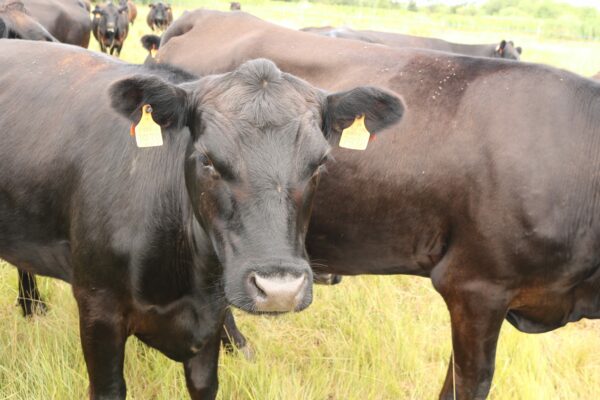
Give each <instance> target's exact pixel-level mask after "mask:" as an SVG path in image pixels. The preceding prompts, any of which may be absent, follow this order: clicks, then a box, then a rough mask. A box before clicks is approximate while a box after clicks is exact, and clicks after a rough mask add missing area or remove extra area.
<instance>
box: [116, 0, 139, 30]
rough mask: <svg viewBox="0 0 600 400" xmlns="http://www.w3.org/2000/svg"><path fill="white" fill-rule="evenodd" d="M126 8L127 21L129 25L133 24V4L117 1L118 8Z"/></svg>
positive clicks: (121, 0) (134, 17)
mask: <svg viewBox="0 0 600 400" xmlns="http://www.w3.org/2000/svg"><path fill="white" fill-rule="evenodd" d="M123 6H126V7H127V19H128V21H129V23H130V24H131V25H133V23H134V22H135V19H136V18H137V7H136V5H135V3H134V2H133V1H131V0H119V7H123Z"/></svg>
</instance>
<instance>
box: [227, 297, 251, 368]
mask: <svg viewBox="0 0 600 400" xmlns="http://www.w3.org/2000/svg"><path fill="white" fill-rule="evenodd" d="M221 343H223V347H224V348H225V351H226V352H228V353H232V352H233V350H234V349H238V350H239V351H240V353H242V354H243V355H244V358H246V360H252V359H253V358H254V351H253V350H252V346H250V343H248V340H246V337H245V336H244V335H243V334H242V332H240V330H239V329H238V327H237V325H236V323H235V319H234V318H233V314H232V312H231V309H229V308H227V309H226V310H225V322H224V324H223V330H222V331H221Z"/></svg>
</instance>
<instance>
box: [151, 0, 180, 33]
mask: <svg viewBox="0 0 600 400" xmlns="http://www.w3.org/2000/svg"><path fill="white" fill-rule="evenodd" d="M146 22H147V23H148V26H149V27H150V29H152V31H164V30H165V29H167V28H168V27H169V25H171V23H172V22H173V11H172V10H171V6H170V5H169V4H165V3H163V2H160V1H158V2H155V3H152V4H150V12H149V13H148V17H146Z"/></svg>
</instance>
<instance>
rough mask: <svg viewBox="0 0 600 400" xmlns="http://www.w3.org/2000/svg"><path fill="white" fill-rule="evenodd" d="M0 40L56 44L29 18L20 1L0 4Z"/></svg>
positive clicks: (10, 0)
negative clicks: (41, 41) (22, 40)
mask: <svg viewBox="0 0 600 400" xmlns="http://www.w3.org/2000/svg"><path fill="white" fill-rule="evenodd" d="M0 39H25V40H43V41H48V42H56V39H55V38H54V37H53V36H52V35H51V34H50V33H49V32H48V31H47V30H46V28H44V27H43V26H42V25H40V23H39V22H37V21H36V20H35V19H34V18H32V17H31V15H30V14H29V12H28V11H27V9H26V8H25V6H24V5H23V3H22V2H21V1H20V0H8V1H5V2H3V3H0Z"/></svg>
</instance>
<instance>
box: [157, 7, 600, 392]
mask: <svg viewBox="0 0 600 400" xmlns="http://www.w3.org/2000/svg"><path fill="white" fill-rule="evenodd" d="M198 43H201V44H202V45H198ZM290 44H293V45H290ZM256 57H265V58H268V59H271V60H273V61H274V62H276V63H277V65H278V66H279V67H280V68H281V69H282V70H284V71H286V72H289V73H293V74H295V75H298V76H300V77H302V78H303V79H306V80H307V81H309V82H310V83H312V84H313V85H316V86H319V87H324V88H325V89H327V90H344V89H346V88H349V87H350V86H353V85H357V84H362V85H364V84H369V85H376V86H381V87H385V88H386V89H387V90H389V91H391V92H394V93H400V94H402V97H403V98H404V99H405V101H406V104H407V113H406V118H405V119H404V120H403V121H402V123H401V124H398V125H395V126H393V127H391V128H390V129H388V130H387V131H386V132H382V134H381V135H379V136H378V137H377V139H376V140H373V141H372V142H370V143H369V145H368V147H367V148H366V150H364V151H356V150H354V151H353V150H347V149H344V148H341V147H339V146H338V145H337V144H338V143H339V140H340V135H339V134H336V135H333V136H331V137H330V138H329V140H330V143H331V144H332V153H331V155H332V157H333V159H335V162H334V163H330V164H329V165H328V168H327V169H328V172H327V174H324V175H323V176H322V178H321V180H320V183H319V190H318V191H317V194H316V195H315V202H314V205H313V213H312V217H311V220H310V224H309V229H308V232H307V236H306V247H307V251H308V254H309V256H310V257H311V258H313V259H318V260H319V261H320V263H321V265H319V267H320V270H321V271H323V272H331V273H338V274H348V275H356V274H408V275H416V276H422V277H427V278H429V279H431V282H432V284H433V287H434V288H435V289H436V290H437V291H438V293H440V295H441V296H442V298H443V299H444V301H445V303H446V305H447V308H448V311H449V313H450V323H451V329H452V347H453V357H452V358H451V359H450V362H449V366H448V369H447V373H446V380H445V382H444V385H443V387H442V390H441V394H440V397H441V398H442V399H444V400H446V399H453V398H456V399H461V400H471V399H483V398H485V397H486V396H487V394H488V392H489V389H490V386H491V384H492V378H493V375H494V368H495V356H496V348H497V341H498V336H499V333H500V329H501V327H502V325H503V323H504V321H505V320H506V321H508V322H509V323H510V324H512V325H513V326H515V327H516V328H517V329H519V330H520V331H522V332H528V333H539V332H547V331H550V330H553V329H556V328H559V327H561V326H564V325H566V324H568V323H570V322H574V321H578V320H580V319H582V318H600V291H599V289H598V288H599V287H600V201H599V199H600V175H599V174H598V171H600V157H598V154H599V153H600V140H599V139H600V83H598V82H596V81H593V80H590V79H587V78H583V77H581V76H579V75H576V74H573V73H570V72H568V71H564V70H559V69H556V68H552V67H550V66H545V65H538V64H530V63H520V62H513V61H508V60H502V59H488V58H482V57H467V56H462V55H455V54H449V53H441V52H433V51H428V50H422V49H414V48H392V47H388V46H381V45H373V44H368V43H361V42H357V41H350V40H344V41H342V40H339V39H332V38H329V37H324V36H318V35H314V34H308V33H305V32H300V31H296V30H291V29H286V28H284V27H280V26H277V25H274V24H271V23H268V22H266V21H262V20H260V19H259V18H256V17H253V16H251V15H248V14H246V13H244V12H235V13H232V12H217V11H209V10H196V11H192V12H188V13H187V14H185V15H184V16H182V17H181V18H179V19H178V20H177V21H176V22H175V23H174V24H173V26H172V27H171V28H169V29H168V30H167V32H165V33H164V35H163V38H162V42H161V47H160V49H159V51H158V56H157V58H158V60H159V61H160V62H166V63H170V64H173V65H176V66H178V67H181V68H184V69H185V70H187V71H190V72H193V73H196V74H203V73H207V72H208V71H210V72H211V73H225V72H227V71H229V70H231V69H234V68H236V66H238V65H239V64H240V63H243V62H244V61H245V60H248V59H253V58H256ZM367 122H368V121H367ZM399 351H401V349H399ZM338 356H339V355H338Z"/></svg>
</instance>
